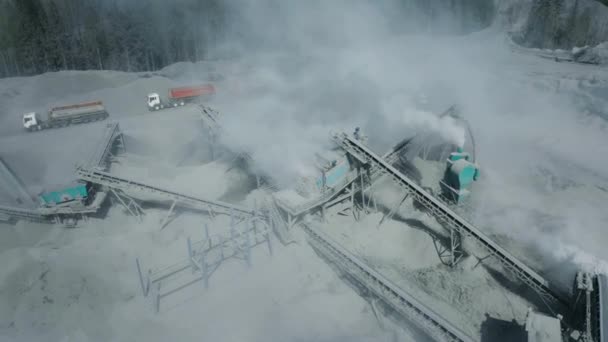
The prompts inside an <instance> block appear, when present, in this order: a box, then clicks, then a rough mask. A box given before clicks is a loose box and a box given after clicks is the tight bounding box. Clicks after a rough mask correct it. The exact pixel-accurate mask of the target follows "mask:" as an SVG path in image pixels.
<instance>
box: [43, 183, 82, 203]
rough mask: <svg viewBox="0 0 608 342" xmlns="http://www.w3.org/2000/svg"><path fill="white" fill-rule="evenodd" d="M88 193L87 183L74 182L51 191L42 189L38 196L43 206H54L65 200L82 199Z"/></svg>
mask: <svg viewBox="0 0 608 342" xmlns="http://www.w3.org/2000/svg"><path fill="white" fill-rule="evenodd" d="M88 195H89V191H88V189H87V184H86V183H80V182H76V183H72V184H70V185H68V186H65V187H60V188H57V189H54V190H51V191H44V192H43V193H41V194H40V196H39V198H40V201H41V202H42V205H43V206H45V207H54V206H56V205H59V204H63V203H66V202H71V201H84V200H86V199H87V197H88Z"/></svg>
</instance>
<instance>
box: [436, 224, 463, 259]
mask: <svg viewBox="0 0 608 342" xmlns="http://www.w3.org/2000/svg"><path fill="white" fill-rule="evenodd" d="M433 244H434V245H435V250H436V251H437V255H438V256H439V260H441V263H442V264H444V265H446V266H450V267H454V266H456V265H457V264H458V262H459V261H460V259H462V256H463V255H464V252H463V251H462V241H461V236H460V233H458V232H457V231H455V230H454V229H450V245H449V246H445V245H444V244H443V243H442V242H441V241H440V240H439V239H438V238H437V237H435V236H433Z"/></svg>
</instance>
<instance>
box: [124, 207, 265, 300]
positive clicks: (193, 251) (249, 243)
mask: <svg viewBox="0 0 608 342" xmlns="http://www.w3.org/2000/svg"><path fill="white" fill-rule="evenodd" d="M236 218H237V217H235V216H233V218H232V223H233V224H232V225H231V229H230V236H228V237H227V236H224V235H210V233H209V226H208V224H205V225H204V227H205V228H204V231H205V232H204V238H203V240H201V241H197V242H194V241H192V239H191V238H190V237H188V238H187V239H186V256H187V258H186V260H185V261H183V262H179V263H176V264H173V265H171V266H170V267H167V268H162V269H160V270H158V271H156V272H154V273H153V272H152V271H151V270H149V271H148V275H147V276H144V275H143V273H142V267H141V264H140V260H139V258H137V259H136V266H137V272H138V275H139V281H140V286H141V288H142V292H143V294H144V297H149V296H150V295H151V297H152V299H153V301H154V307H155V310H156V312H158V311H159V310H160V301H161V299H162V298H165V297H167V296H169V295H171V294H173V293H176V292H178V291H180V290H182V289H184V288H186V287H188V286H190V285H193V284H195V283H198V282H201V281H202V283H203V284H204V287H205V288H208V287H209V280H210V278H211V276H212V274H213V273H214V272H215V271H216V270H217V269H218V268H219V267H220V265H221V264H222V263H223V262H224V261H226V260H228V259H233V258H237V259H242V260H244V261H245V263H246V266H247V267H248V268H251V267H252V249H253V248H254V247H256V246H258V245H266V246H267V247H268V252H269V255H271V256H272V255H273V249H272V242H271V240H272V237H271V235H270V231H271V228H270V226H269V225H268V224H266V221H264V220H260V218H259V217H257V216H256V217H252V218H251V219H249V220H247V221H245V223H244V224H243V225H242V226H241V227H242V228H238V227H237V221H236ZM260 223H262V225H260ZM188 271H189V272H188ZM184 272H187V277H186V275H185V274H184ZM188 277H189V278H190V279H191V280H185V282H184V279H188ZM161 283H162V284H163V285H162V286H163V288H164V290H163V291H162V292H161Z"/></svg>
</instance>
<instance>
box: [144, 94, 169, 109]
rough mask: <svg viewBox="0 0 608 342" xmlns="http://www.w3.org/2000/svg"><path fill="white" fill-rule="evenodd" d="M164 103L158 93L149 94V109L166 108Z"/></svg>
mask: <svg viewBox="0 0 608 342" xmlns="http://www.w3.org/2000/svg"><path fill="white" fill-rule="evenodd" d="M164 107H165V106H164V104H163V103H162V101H161V100H160V96H159V95H158V93H150V94H148V109H149V110H159V109H162V108H164Z"/></svg>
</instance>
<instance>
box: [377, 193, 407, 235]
mask: <svg viewBox="0 0 608 342" xmlns="http://www.w3.org/2000/svg"><path fill="white" fill-rule="evenodd" d="M409 195H410V194H409V192H408V193H406V194H405V196H403V199H402V200H401V201H399V203H398V204H396V205H395V206H394V207H393V208H392V209H391V210H390V211H389V212H388V213H385V214H384V215H383V216H382V219H381V220H380V222H378V228H380V226H381V225H382V223H383V222H384V221H385V220H390V219H392V218H393V216H394V215H395V213H396V212H397V210H399V208H400V207H401V205H402V204H403V202H405V200H406V199H407V198H408V197H409Z"/></svg>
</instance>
